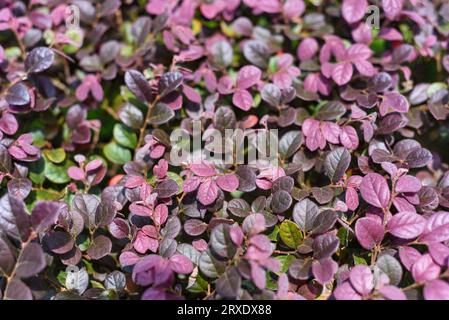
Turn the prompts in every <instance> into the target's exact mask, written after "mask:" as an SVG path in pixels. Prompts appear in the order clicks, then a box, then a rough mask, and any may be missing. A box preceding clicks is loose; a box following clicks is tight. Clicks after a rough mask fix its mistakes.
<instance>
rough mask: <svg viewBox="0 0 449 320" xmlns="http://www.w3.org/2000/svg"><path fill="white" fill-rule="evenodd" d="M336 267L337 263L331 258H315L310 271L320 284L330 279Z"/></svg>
mask: <svg viewBox="0 0 449 320" xmlns="http://www.w3.org/2000/svg"><path fill="white" fill-rule="evenodd" d="M337 269H338V264H337V263H336V262H335V261H334V260H332V259H331V258H325V259H321V260H315V261H313V263H312V273H313V275H314V276H315V279H316V280H317V281H318V282H319V283H320V284H322V285H325V284H326V283H328V282H329V281H331V280H332V278H333V277H334V275H335V273H336V272H337Z"/></svg>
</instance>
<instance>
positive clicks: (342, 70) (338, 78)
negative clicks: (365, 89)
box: [331, 62, 353, 86]
mask: <svg viewBox="0 0 449 320" xmlns="http://www.w3.org/2000/svg"><path fill="white" fill-rule="evenodd" d="M352 73H353V69H352V65H351V63H349V62H341V63H337V64H336V65H335V66H333V67H332V73H331V76H332V79H333V80H334V81H335V83H337V84H338V85H339V86H342V85H344V84H346V83H348V82H349V80H351V77H352Z"/></svg>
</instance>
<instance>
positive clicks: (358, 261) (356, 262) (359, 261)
mask: <svg viewBox="0 0 449 320" xmlns="http://www.w3.org/2000/svg"><path fill="white" fill-rule="evenodd" d="M352 258H353V259H354V265H355V266H357V265H359V264H362V265H365V266H367V265H368V263H367V262H366V260H365V259H363V258H362V257H358V256H356V255H355V254H353V255H352Z"/></svg>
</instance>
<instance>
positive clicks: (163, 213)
mask: <svg viewBox="0 0 449 320" xmlns="http://www.w3.org/2000/svg"><path fill="white" fill-rule="evenodd" d="M167 217H168V207H167V206H166V205H165V204H163V203H162V204H159V205H157V207H156V208H155V209H154V214H153V220H154V222H155V223H156V224H158V225H162V224H164V223H165V221H167Z"/></svg>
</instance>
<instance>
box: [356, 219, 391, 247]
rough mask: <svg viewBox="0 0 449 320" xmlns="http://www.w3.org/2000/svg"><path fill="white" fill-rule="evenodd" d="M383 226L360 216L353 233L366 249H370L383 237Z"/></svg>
mask: <svg viewBox="0 0 449 320" xmlns="http://www.w3.org/2000/svg"><path fill="white" fill-rule="evenodd" d="M384 233H385V231H384V228H383V227H382V225H381V224H380V223H378V222H376V221H375V220H373V219H370V218H360V219H358V220H357V222H356V224H355V235H356V237H357V240H358V241H359V243H360V245H361V246H362V247H363V248H365V249H366V250H371V249H372V248H374V246H376V245H377V244H379V243H381V242H382V240H383V238H384Z"/></svg>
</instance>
